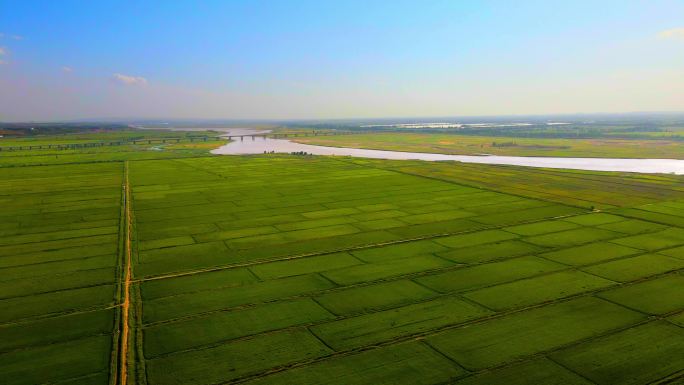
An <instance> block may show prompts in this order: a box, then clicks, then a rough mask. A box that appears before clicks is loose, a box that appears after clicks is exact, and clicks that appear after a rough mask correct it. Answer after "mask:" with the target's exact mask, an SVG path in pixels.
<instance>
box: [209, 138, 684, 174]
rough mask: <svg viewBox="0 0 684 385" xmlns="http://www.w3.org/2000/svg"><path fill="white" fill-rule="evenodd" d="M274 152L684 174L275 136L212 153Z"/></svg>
mask: <svg viewBox="0 0 684 385" xmlns="http://www.w3.org/2000/svg"><path fill="white" fill-rule="evenodd" d="M233 135H235V134H233ZM243 135H244V134H243ZM271 151H275V152H277V153H291V152H298V151H304V152H307V153H309V154H314V155H337V156H353V157H360V158H376V159H413V160H426V161H447V160H454V161H459V162H465V163H485V164H507V165H514V166H529V167H548V168H567V169H576V170H591V171H622V172H641V173H675V174H684V160H678V159H614V158H552V157H526V156H498V155H487V156H474V155H446V154H430V153H421V152H400V151H383V150H366V149H359V148H342V147H327V146H315V145H311V144H302V143H295V142H291V141H289V140H284V139H271V138H264V137H244V138H242V140H240V138H236V139H235V140H234V141H233V142H231V143H228V144H226V145H225V146H222V147H220V148H218V149H216V150H213V151H212V153H214V154H220V155H244V154H263V153H264V152H271Z"/></svg>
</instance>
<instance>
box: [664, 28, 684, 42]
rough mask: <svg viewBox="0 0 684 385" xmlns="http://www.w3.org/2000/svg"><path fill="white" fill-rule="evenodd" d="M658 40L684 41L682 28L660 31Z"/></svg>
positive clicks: (683, 29)
mask: <svg viewBox="0 0 684 385" xmlns="http://www.w3.org/2000/svg"><path fill="white" fill-rule="evenodd" d="M658 38H660V39H677V40H684V27H680V28H671V29H666V30H664V31H660V33H658Z"/></svg>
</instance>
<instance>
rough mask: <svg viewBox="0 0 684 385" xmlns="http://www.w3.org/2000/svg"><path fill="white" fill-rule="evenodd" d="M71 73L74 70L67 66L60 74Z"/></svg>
mask: <svg viewBox="0 0 684 385" xmlns="http://www.w3.org/2000/svg"><path fill="white" fill-rule="evenodd" d="M73 71H74V69H73V68H71V67H69V66H64V67H62V72H66V73H69V72H73Z"/></svg>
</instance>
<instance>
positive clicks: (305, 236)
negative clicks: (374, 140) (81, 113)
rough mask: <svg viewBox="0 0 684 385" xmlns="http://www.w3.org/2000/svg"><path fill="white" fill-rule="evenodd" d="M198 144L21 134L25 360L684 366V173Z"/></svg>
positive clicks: (13, 270)
mask: <svg viewBox="0 0 684 385" xmlns="http://www.w3.org/2000/svg"><path fill="white" fill-rule="evenodd" d="M190 155H191V154H188V153H187V152H183V153H181V154H180V155H178V156H177V157H174V156H173V154H172V153H168V154H165V156H164V158H165V159H147V160H144V159H142V160H141V159H140V158H139V157H134V158H133V159H134V160H122V159H121V158H119V155H117V156H116V157H114V158H115V159H112V157H111V156H109V155H108V156H107V157H106V158H105V159H98V158H97V157H96V156H94V155H92V154H89V155H87V156H85V157H84V159H79V157H78V154H74V155H73V156H74V158H73V160H74V161H73V162H70V163H66V164H59V165H49V164H47V165H41V166H32V165H25V166H22V165H20V164H17V162H9V163H3V162H4V159H2V155H0V165H4V167H0V207H2V208H3V209H2V211H0V309H2V311H0V373H2V375H1V376H0V377H1V378H2V381H1V382H2V383H3V384H118V383H123V382H126V383H128V384H164V385H166V384H232V383H245V384H259V385H263V384H293V385H294V384H297V385H300V384H344V385H349V384H459V385H462V384H649V383H679V382H678V381H680V382H681V381H682V376H684V191H682V186H683V185H684V183H683V182H684V179H682V178H681V177H676V176H653V175H651V176H645V175H641V176H640V175H628V174H625V175H619V174H608V173H589V172H570V171H553V172H552V171H549V170H538V169H523V168H508V167H501V166H483V165H479V166H471V165H461V164H457V163H440V164H435V163H424V162H404V163H402V162H388V161H377V160H375V161H366V160H351V159H348V158H327V157H306V156H279V155H263V156H261V155H260V156H241V157H238V156H224V157H213V156H205V155H201V154H199V153H197V154H194V155H193V156H190ZM93 158H95V160H96V161H94V160H93ZM10 166H11V167H10ZM526 173H527V174H526ZM486 175H489V177H485V176H486ZM526 178H527V179H526ZM526 180H529V185H527V184H526V183H525V181H526ZM551 182H553V184H551ZM545 184H547V185H548V191H547V192H546V193H545V192H544V188H543V186H544V185H545ZM592 194H593V195H592ZM591 206H594V208H595V209H598V208H601V210H600V211H599V210H591V209H590V208H589V207H591ZM127 245H130V249H129V248H128V247H127ZM129 269H130V270H129ZM129 271H130V273H129ZM127 298H129V300H128V301H127V300H126V299H127Z"/></svg>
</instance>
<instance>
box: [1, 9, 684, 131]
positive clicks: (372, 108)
mask: <svg viewBox="0 0 684 385" xmlns="http://www.w3.org/2000/svg"><path fill="white" fill-rule="evenodd" d="M632 111H684V2H683V1H674V0H673V1H661V0H651V1H646V0H644V1H637V0H619V1H612V0H602V1H595V0H593V1H583V0H578V1H567V0H564V1H555V0H547V1H523V0H521V1H512V0H511V1H487V0H478V1H467V0H462V1H457V0H451V1H430V0H424V1H418V0H416V1H401V0H392V1H374V0H364V1H355V0H345V1H298V0H289V1H278V0H271V1H238V0H233V1H229V0H226V1H189V0H188V1H174V0H166V1H155V2H151V1H105V0H99V1H66V0H65V1H57V0H54V1H52V0H45V1H32V0H20V1H13V0H0V121H27V120H33V121H48V120H69V119H97V118H121V119H127V118H136V119H139V118H150V119H157V118H160V119H164V118H167V119H173V118H187V119H193V118H197V119H200V118H201V119H339V118H380V117H428V116H478V115H489V116H491V115H528V114H566V113H594V112H632Z"/></svg>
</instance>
